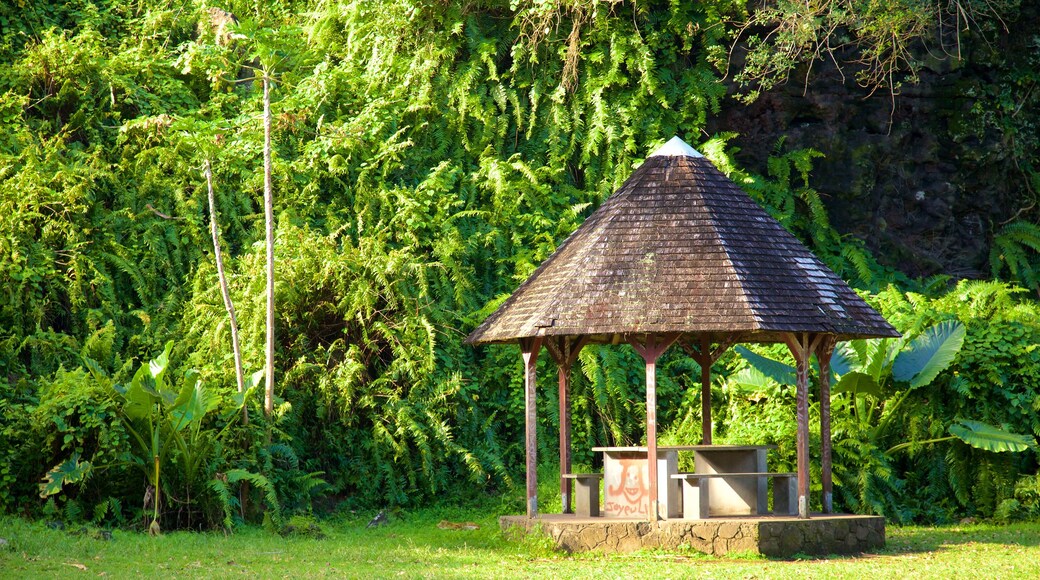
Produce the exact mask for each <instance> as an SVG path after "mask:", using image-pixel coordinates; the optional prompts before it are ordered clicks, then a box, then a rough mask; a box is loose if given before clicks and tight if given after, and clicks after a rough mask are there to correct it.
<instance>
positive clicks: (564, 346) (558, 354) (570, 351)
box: [545, 336, 589, 514]
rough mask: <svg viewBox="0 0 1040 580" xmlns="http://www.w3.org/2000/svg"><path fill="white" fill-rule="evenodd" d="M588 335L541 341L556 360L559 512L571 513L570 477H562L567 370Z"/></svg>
mask: <svg viewBox="0 0 1040 580" xmlns="http://www.w3.org/2000/svg"><path fill="white" fill-rule="evenodd" d="M588 342H589V338H588V337H587V336H581V337H578V338H577V339H575V338H574V337H570V336H567V337H553V338H548V339H546V341H545V346H546V348H547V350H548V351H549V354H550V355H552V357H553V359H554V360H555V361H556V372H557V375H558V379H559V396H560V500H561V502H562V504H563V509H562V512H563V513H565V514H569V513H573V511H574V509H573V506H572V504H571V497H572V496H571V483H572V481H573V480H572V479H571V478H567V477H564V476H565V475H566V474H569V473H570V472H571V399H570V388H571V369H572V368H573V366H574V363H575V362H576V361H577V360H578V354H579V353H580V352H581V349H582V348H583V347H584V346H585V345H586V344H588Z"/></svg>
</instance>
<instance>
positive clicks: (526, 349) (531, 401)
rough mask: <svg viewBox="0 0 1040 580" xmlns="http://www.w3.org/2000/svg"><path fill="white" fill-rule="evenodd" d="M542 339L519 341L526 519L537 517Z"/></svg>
mask: <svg viewBox="0 0 1040 580" xmlns="http://www.w3.org/2000/svg"><path fill="white" fill-rule="evenodd" d="M541 349H542V337H540V336H536V337H533V338H521V339H520V353H521V355H522V356H523V359H524V407H525V414H524V444H525V449H526V451H527V517H529V518H533V517H535V516H536V515H538V431H537V428H538V409H537V407H536V406H535V391H536V389H537V382H536V380H535V379H536V377H535V370H536V363H537V362H538V352H539V351H541Z"/></svg>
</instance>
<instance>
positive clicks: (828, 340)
mask: <svg viewBox="0 0 1040 580" xmlns="http://www.w3.org/2000/svg"><path fill="white" fill-rule="evenodd" d="M836 343H837V340H836V337H835V336H834V335H833V334H828V335H825V336H824V338H823V339H822V340H821V341H820V342H819V344H817V345H816V352H815V354H816V360H817V362H819V363H820V482H821V483H822V485H823V513H825V514H829V513H834V491H833V483H832V481H833V480H832V477H831V355H832V354H834V345H835V344H836Z"/></svg>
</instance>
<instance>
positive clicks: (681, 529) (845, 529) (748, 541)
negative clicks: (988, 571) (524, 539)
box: [499, 515, 885, 557]
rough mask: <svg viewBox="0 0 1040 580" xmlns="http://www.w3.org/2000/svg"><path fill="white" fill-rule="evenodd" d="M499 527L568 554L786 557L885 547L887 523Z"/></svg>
mask: <svg viewBox="0 0 1040 580" xmlns="http://www.w3.org/2000/svg"><path fill="white" fill-rule="evenodd" d="M499 524H500V525H501V527H502V530H503V531H505V532H507V533H509V532H510V531H514V530H515V531H520V532H523V533H536V534H537V533H541V534H546V535H548V536H549V537H550V538H552V540H553V542H554V543H555V544H556V546H557V547H558V548H559V549H561V550H564V551H567V552H590V551H595V552H610V553H612V552H619V553H620V552H632V551H635V550H641V549H665V550H677V549H687V548H693V549H695V550H697V551H699V552H704V553H706V554H712V555H716V556H724V555H727V554H761V555H764V556H770V557H789V556H792V555H794V554H811V555H823V554H848V553H857V552H864V551H868V550H876V549H879V548H883V547H884V546H885V520H884V518H882V517H879V516H849V515H836V516H818V517H814V518H812V519H808V520H800V519H795V518H757V519H753V518H739V519H709V520H692V521H687V520H665V521H661V522H658V523H656V524H654V523H651V522H641V521H624V520H610V519H607V518H600V519H599V521H593V520H591V519H580V520H579V519H576V518H573V517H568V516H542V517H539V518H535V519H529V518H527V517H526V516H504V517H502V518H500V520H499Z"/></svg>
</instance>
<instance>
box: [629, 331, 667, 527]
mask: <svg viewBox="0 0 1040 580" xmlns="http://www.w3.org/2000/svg"><path fill="white" fill-rule="evenodd" d="M678 337H679V335H678V334H664V335H656V334H648V335H647V336H646V342H644V343H642V344H640V343H639V342H637V341H635V340H632V341H630V344H631V345H632V348H634V349H636V352H638V353H639V354H640V356H642V357H643V361H645V362H646V463H647V464H646V471H647V479H649V481H648V482H647V486H648V487H649V488H650V489H649V490H648V491H649V492H650V502H649V503H650V505H649V508H650V509H649V510H648V514H647V515H648V516H649V518H650V521H652V522H656V521H657V520H659V519H660V510H659V509H658V508H659V506H658V500H657V359H658V358H659V357H660V356H661V355H662V354H664V351H666V350H668V347H669V346H671V345H672V343H673V342H675V339H677V338H678Z"/></svg>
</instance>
